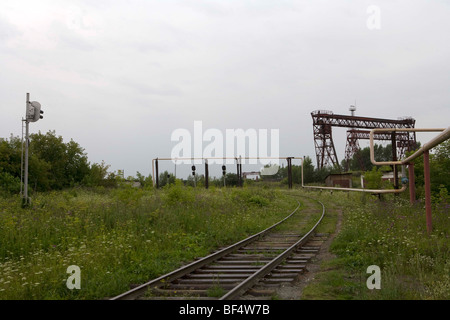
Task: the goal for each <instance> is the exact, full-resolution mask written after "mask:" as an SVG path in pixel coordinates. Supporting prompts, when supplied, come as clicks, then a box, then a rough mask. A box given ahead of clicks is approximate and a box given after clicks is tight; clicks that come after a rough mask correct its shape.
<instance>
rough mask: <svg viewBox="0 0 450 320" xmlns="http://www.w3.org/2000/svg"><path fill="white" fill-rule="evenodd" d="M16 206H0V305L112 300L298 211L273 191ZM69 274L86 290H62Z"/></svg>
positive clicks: (111, 194)
mask: <svg viewBox="0 0 450 320" xmlns="http://www.w3.org/2000/svg"><path fill="white" fill-rule="evenodd" d="M244 199H245V201H244V202H243V200H244ZM19 202H20V199H18V197H16V196H11V197H7V198H0V208H2V214H1V215H0V275H1V276H0V299H103V298H105V297H111V296H114V295H117V294H119V293H121V292H124V291H126V290H128V289H129V285H130V284H131V283H143V282H146V281H148V280H149V279H151V278H156V277H158V276H160V275H161V274H164V273H167V272H169V271H171V270H174V269H176V268H178V267H180V266H181V265H182V264H184V263H186V262H187V261H192V260H193V259H195V258H196V257H200V256H206V255H207V254H209V253H210V252H211V251H212V250H216V249H217V248H218V247H220V246H224V245H227V244H230V243H232V242H235V241H237V240H241V239H243V238H245V237H247V236H248V235H249V234H253V233H256V232H258V231H261V230H263V229H265V228H267V227H268V226H269V225H271V224H273V223H275V222H276V221H278V220H280V219H281V218H284V217H285V216H286V215H287V214H289V212H290V210H292V208H293V207H294V206H295V201H294V200H293V199H292V197H289V196H285V195H283V194H281V193H278V192H274V191H273V190H257V189H253V188H243V189H241V188H221V189H216V188H211V189H209V190H205V189H201V188H191V187H184V186H183V185H182V183H181V181H177V182H176V183H175V184H171V185H167V186H166V187H164V188H162V189H159V190H155V189H145V188H135V187H132V186H131V185H129V184H127V182H126V181H124V182H123V183H120V184H119V187H118V188H117V189H107V188H103V187H98V188H95V189H94V188H91V189H89V191H87V190H86V189H82V188H73V189H67V190H65V191H52V192H45V193H38V194H36V195H35V197H34V199H33V202H32V204H31V206H30V207H28V208H25V209H22V208H21V207H20V205H19ZM260 203H263V204H264V206H260ZM70 265H77V266H79V267H80V268H81V290H73V291H72V290H69V289H68V288H67V287H66V280H67V278H68V276H69V275H68V274H67V273H66V269H67V267H68V266H70Z"/></svg>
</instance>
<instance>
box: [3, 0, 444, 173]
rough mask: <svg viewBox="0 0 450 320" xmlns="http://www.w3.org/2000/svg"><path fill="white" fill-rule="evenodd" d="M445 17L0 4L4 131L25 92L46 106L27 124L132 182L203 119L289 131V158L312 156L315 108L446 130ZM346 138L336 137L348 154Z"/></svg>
mask: <svg viewBox="0 0 450 320" xmlns="http://www.w3.org/2000/svg"><path fill="white" fill-rule="evenodd" d="M374 6H375V8H378V9H379V16H377V17H379V20H376V21H375V22H376V23H378V25H374V24H373V22H374V20H373V19H374V17H375V16H374V11H370V10H369V11H368V8H373V7H374ZM449 16H450V2H449V1H429V0H422V1H417V0H409V1H391V0H389V1H375V0H374V1H362V0H353V1H352V0H339V1H338V0H333V1H320V0H314V1H288V0H270V1H269V0H253V1H250V0H240V1H237V0H226V1H225V0H223V1H219V0H217V1H216V0H179V1H176V0H164V1H163V0H161V1H151V0H145V1H144V0H142V1H132V0H129V1H125V0H124V1H111V0H107V1H106V0H104V1H100V0H95V1H94V0H92V1H61V0H58V1H24V0H12V1H9V0H2V1H1V2H0V97H1V101H0V110H1V117H0V137H3V138H8V137H9V136H10V134H11V133H12V134H14V135H16V136H19V135H20V134H21V118H22V117H24V113H25V98H26V93H27V92H29V93H30V96H31V100H36V101H39V102H40V103H41V105H42V108H43V110H44V112H45V114H44V119H43V120H40V121H38V122H36V123H32V124H30V130H31V132H38V131H41V132H43V133H45V132H47V131H49V130H55V131H56V134H57V135H61V136H62V137H63V138H64V140H65V142H68V141H70V139H73V140H75V141H76V142H78V143H79V144H80V145H81V146H82V147H83V148H84V149H85V151H86V153H87V154H88V157H89V160H90V161H91V162H101V161H102V160H105V162H106V163H107V164H110V165H111V170H112V171H115V170H118V169H124V170H125V175H127V176H128V175H135V174H136V171H139V172H141V173H143V174H145V175H148V174H149V173H150V171H151V159H153V158H156V157H168V156H170V154H171V150H172V148H173V147H174V146H175V145H176V142H173V141H171V134H172V132H173V131H174V130H176V129H178V128H185V129H187V130H189V131H190V132H192V133H193V126H194V121H196V120H199V121H202V122H203V130H206V129H209V128H215V129H219V130H221V131H223V132H224V133H225V130H226V129H237V128H242V129H244V130H246V129H250V128H254V129H256V130H257V129H268V130H270V129H279V135H280V151H279V153H280V156H302V155H308V156H310V157H311V158H312V159H313V160H314V163H315V151H314V141H313V134H312V119H311V115H310V113H311V112H312V111H314V110H317V109H326V110H331V111H333V112H334V113H336V114H349V113H350V112H349V111H348V108H349V106H350V105H352V104H355V101H356V106H357V110H356V114H357V115H361V116H368V117H379V118H392V119H397V118H399V117H404V116H410V117H413V118H415V119H416V127H418V128H419V127H448V125H449V119H450V90H449V88H450V37H449V30H450V19H449ZM375 18H376V17H375ZM368 22H371V23H372V24H371V25H370V26H372V27H369V26H368ZM373 26H377V27H375V28H373ZM378 27H379V28H378ZM345 132H346V129H344V128H335V129H334V131H333V133H334V141H335V145H336V149H337V153H338V158H339V161H340V160H342V159H343V157H344V150H345ZM422 137H423V138H422ZM429 137H430V136H426V135H420V134H419V135H418V139H419V140H421V139H423V141H424V142H425V141H427V140H428V139H429ZM205 144H207V143H205ZM361 145H362V146H364V145H365V143H364V142H363V143H361ZM204 146H205V145H204ZM167 168H168V169H169V168H170V169H172V165H167ZM180 170H181V169H180ZM244 171H245V168H244ZM199 173H202V172H199Z"/></svg>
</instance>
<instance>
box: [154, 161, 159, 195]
mask: <svg viewBox="0 0 450 320" xmlns="http://www.w3.org/2000/svg"><path fill="white" fill-rule="evenodd" d="M155 167H156V174H155V179H156V189H158V188H159V171H158V158H156V160H155Z"/></svg>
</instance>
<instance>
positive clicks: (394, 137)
mask: <svg viewBox="0 0 450 320" xmlns="http://www.w3.org/2000/svg"><path fill="white" fill-rule="evenodd" d="M350 110H351V111H352V115H342V114H334V113H333V112H332V111H327V110H316V111H313V112H311V117H312V119H313V133H314V146H315V151H316V160H317V168H318V169H322V168H323V167H326V166H336V167H340V165H339V162H338V158H337V154H336V149H335V147H334V142H333V133H332V128H333V127H344V128H350V129H349V130H348V131H347V145H346V152H345V158H346V160H347V161H346V162H347V163H348V161H349V160H350V159H351V157H353V155H355V154H356V153H357V151H358V150H359V144H358V140H360V139H366V140H368V139H369V133H370V131H368V130H358V129H378V128H414V126H415V123H416V120H415V119H413V118H409V117H405V118H402V119H397V120H393V119H381V118H369V117H359V116H355V115H354V110H355V109H352V108H351V109H350ZM374 139H375V140H387V141H391V143H392V150H393V160H394V161H395V160H397V159H399V158H402V157H403V156H404V155H405V153H406V151H411V150H413V149H414V148H415V146H416V134H415V132H402V133H396V132H389V133H388V132H384V133H378V134H377V135H376V136H375V137H374ZM347 169H348V168H347Z"/></svg>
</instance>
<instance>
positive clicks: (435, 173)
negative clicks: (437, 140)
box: [408, 140, 450, 197]
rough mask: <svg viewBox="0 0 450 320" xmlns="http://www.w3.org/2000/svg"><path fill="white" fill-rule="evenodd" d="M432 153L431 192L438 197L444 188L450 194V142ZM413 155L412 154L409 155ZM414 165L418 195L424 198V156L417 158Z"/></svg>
mask: <svg viewBox="0 0 450 320" xmlns="http://www.w3.org/2000/svg"><path fill="white" fill-rule="evenodd" d="M432 151H433V153H430V180H431V192H432V194H434V195H438V194H439V193H440V192H441V188H442V187H444V188H446V189H447V191H448V192H450V140H447V141H445V142H443V143H441V144H440V145H438V146H437V147H436V148H434V149H433V150H432ZM412 153H413V152H410V153H408V155H409V154H412ZM413 163H414V174H415V182H416V188H417V195H418V196H419V197H423V196H424V191H423V185H424V183H425V180H424V168H423V166H424V163H423V156H420V157H418V158H416V159H415V160H414V161H413Z"/></svg>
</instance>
